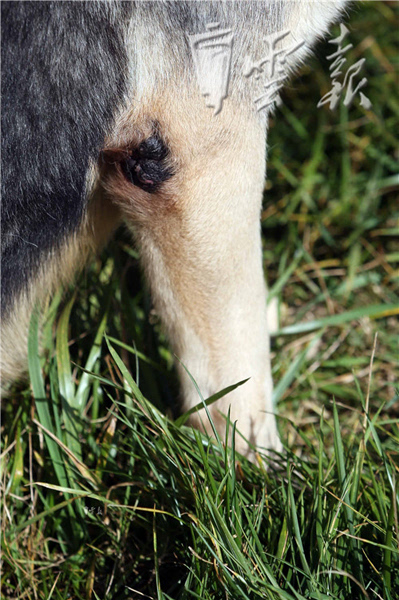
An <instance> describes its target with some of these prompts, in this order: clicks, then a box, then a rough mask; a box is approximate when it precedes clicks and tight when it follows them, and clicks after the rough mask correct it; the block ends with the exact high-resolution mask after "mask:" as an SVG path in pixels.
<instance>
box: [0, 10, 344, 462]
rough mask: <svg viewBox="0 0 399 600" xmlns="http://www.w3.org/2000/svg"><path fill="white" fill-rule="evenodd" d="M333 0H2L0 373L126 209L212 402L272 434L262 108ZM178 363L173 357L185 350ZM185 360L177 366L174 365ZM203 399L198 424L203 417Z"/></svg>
mask: <svg viewBox="0 0 399 600" xmlns="http://www.w3.org/2000/svg"><path fill="white" fill-rule="evenodd" d="M344 5H345V2H344V1H337V2H308V1H292V2H291V1H282V0H281V1H279V0H276V1H233V2H224V1H212V0H209V1H204V2H202V1H198V2H185V1H182V2H180V1H175V2H162V1H160V2H147V1H140V2H117V1H110V2H105V1H104V2H102V1H99V2H86V3H85V2H3V3H2V6H1V11H2V78H3V79H2V107H3V108H2V131H3V139H2V170H3V171H2V172H3V177H2V209H1V210H2V279H1V282H2V285H1V302H2V306H1V310H2V325H1V339H2V351H1V371H2V385H3V388H4V389H6V388H7V386H9V384H10V382H12V381H13V380H15V379H16V378H18V377H20V376H21V374H22V373H24V372H26V363H27V358H26V357H27V332H28V327H29V322H30V318H31V314H32V310H33V308H34V307H35V306H42V305H43V303H44V301H45V299H46V297H48V295H49V294H51V293H53V292H54V291H55V290H56V289H57V287H58V286H60V284H62V283H65V282H70V281H71V280H73V277H74V274H75V273H76V271H77V270H78V269H79V268H81V267H82V266H83V265H84V264H85V262H86V261H87V260H88V258H89V257H90V256H91V255H92V253H93V252H96V251H98V249H99V248H101V247H102V246H104V244H106V242H107V241H108V240H109V238H110V237H111V236H112V234H113V232H114V231H115V230H116V229H117V227H118V226H119V225H120V223H121V222H123V221H124V222H125V223H127V225H128V227H129V228H130V229H131V231H132V234H133V236H134V239H135V241H136V243H137V245H138V247H139V250H140V255H141V261H142V265H143V269H144V272H145V275H146V277H147V280H148V282H149V285H150V289H151V293H152V297H153V302H154V305H155V308H156V311H157V313H158V314H159V315H160V317H161V319H162V322H163V325H164V328H165V330H166V332H167V334H168V336H169V339H170V343H171V346H172V348H173V350H174V352H175V354H176V355H177V356H178V357H179V359H180V361H181V362H179V364H178V365H177V368H178V370H179V375H180V381H181V388H182V397H183V409H184V410H187V409H190V408H191V407H193V406H195V405H196V404H198V402H199V397H198V393H197V391H196V389H195V386H194V384H193V382H192V379H191V378H190V376H189V375H188V373H187V371H188V372H189V373H190V374H191V375H192V377H193V378H194V380H195V381H196V382H197V384H198V386H199V388H200V390H201V392H202V394H203V396H204V397H208V396H211V395H212V394H214V393H216V392H218V391H219V390H221V389H223V388H225V387H227V386H229V385H231V384H234V383H236V382H238V381H240V380H244V379H247V378H248V381H247V382H246V383H245V384H244V385H242V386H240V387H238V388H237V389H235V390H234V391H232V392H231V393H229V394H228V395H226V396H225V397H223V398H222V399H220V400H219V401H218V402H216V403H215V404H213V405H212V406H211V407H210V412H211V415H212V417H213V420H214V423H215V425H216V428H217V430H218V431H219V432H220V433H221V434H222V435H223V434H224V431H225V426H226V424H225V418H224V417H223V415H226V414H227V413H228V410H229V408H230V411H231V412H230V419H231V421H237V428H238V430H239V431H240V432H241V433H242V435H243V437H238V438H237V441H236V447H237V449H238V451H240V452H241V453H243V454H247V455H248V456H251V455H252V454H251V453H252V451H251V449H250V447H249V446H248V442H250V443H251V444H254V445H257V446H260V447H262V448H265V449H268V450H276V451H279V450H280V449H281V443H280V440H279V435H278V431H277V427H276V419H275V416H274V410H273V405H272V378H271V368H270V354H269V334H268V318H267V310H266V299H267V290H266V285H265V282H264V275H263V270H262V255H261V236H260V219H259V217H260V210H261V203H262V194H263V188H264V178H265V162H266V133H267V118H268V114H269V113H270V112H271V111H272V110H273V104H274V103H275V101H276V100H277V98H278V90H279V89H280V87H281V85H282V84H283V83H284V81H285V80H286V78H287V77H288V75H289V74H290V73H291V72H292V71H293V70H294V69H295V67H296V66H297V65H299V64H300V63H301V62H302V61H303V60H304V59H305V58H306V56H307V55H308V54H309V51H310V49H311V47H312V45H313V44H314V42H315V41H316V39H317V38H319V37H321V36H322V35H323V34H325V33H326V32H327V30H328V27H329V26H330V25H331V23H332V22H333V21H335V20H337V19H338V17H339V16H340V15H341V14H342V11H343V9H344ZM183 365H184V366H183ZM186 369H187V370H186ZM202 412H203V411H200V412H197V413H196V414H194V415H193V416H192V418H191V422H192V424H193V425H195V426H198V427H203V428H205V429H208V428H209V425H208V424H207V419H206V418H205V417H204V416H203V415H202Z"/></svg>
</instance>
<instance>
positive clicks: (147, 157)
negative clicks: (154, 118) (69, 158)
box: [102, 134, 173, 194]
mask: <svg viewBox="0 0 399 600" xmlns="http://www.w3.org/2000/svg"><path fill="white" fill-rule="evenodd" d="M102 156H103V159H104V160H105V162H107V163H108V164H118V163H119V164H120V166H121V169H122V173H123V174H124V176H125V177H126V179H128V180H129V181H130V182H131V183H132V184H133V185H135V186H137V187H139V188H141V189H142V190H144V191H146V192H149V193H150V194H152V193H154V192H157V191H158V189H159V187H160V185H161V184H162V183H163V182H164V181H167V180H168V179H170V177H172V175H173V171H172V169H171V167H170V165H169V164H168V160H167V159H168V156H169V149H168V147H167V146H166V144H165V143H164V141H163V140H162V139H161V138H160V137H159V136H158V135H156V134H154V135H152V136H151V137H149V138H147V139H145V140H143V141H142V142H141V144H140V145H139V146H138V147H137V148H132V149H129V150H118V149H112V148H109V149H106V150H103V152H102Z"/></svg>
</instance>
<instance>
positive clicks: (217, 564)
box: [0, 3, 399, 600]
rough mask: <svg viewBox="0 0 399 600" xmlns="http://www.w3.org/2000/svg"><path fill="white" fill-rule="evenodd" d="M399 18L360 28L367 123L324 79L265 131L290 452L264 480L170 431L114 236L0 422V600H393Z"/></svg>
mask: <svg viewBox="0 0 399 600" xmlns="http://www.w3.org/2000/svg"><path fill="white" fill-rule="evenodd" d="M395 10H397V7H395V5H394V3H370V4H369V5H366V6H364V7H362V8H361V9H359V10H358V11H357V12H355V14H354V16H353V19H352V32H351V42H352V43H353V44H354V46H355V48H357V47H358V46H359V45H360V49H359V50H356V52H360V53H361V55H362V56H364V57H365V58H366V65H367V78H368V87H367V95H368V96H369V97H370V99H371V101H372V102H373V107H372V110H371V111H363V109H361V108H359V107H358V105H357V104H356V103H355V104H354V105H353V106H352V107H350V108H349V109H348V110H347V109H344V108H341V109H340V110H339V111H338V112H336V113H331V112H330V111H329V110H328V109H327V108H323V109H318V110H316V105H317V102H318V100H319V99H320V97H321V95H322V94H324V93H325V92H326V91H327V90H328V86H329V84H330V81H329V75H328V65H327V66H326V65H325V64H324V63H323V64H322V66H320V64H319V63H318V61H317V59H314V61H313V63H312V65H311V66H309V67H307V68H305V69H304V70H303V74H302V76H301V78H300V79H299V80H296V81H295V83H292V84H291V86H290V87H289V89H288V90H287V91H286V92H285V93H284V95H283V106H282V107H281V108H280V109H278V111H277V112H276V113H275V116H274V117H273V121H272V125H271V129H270V132H269V144H270V148H269V159H268V180H267V183H266V193H265V204H264V212H263V217H262V228H263V234H264V241H263V248H264V262H265V267H266V269H267V271H268V278H269V283H270V290H271V295H272V296H273V295H274V296H275V297H276V298H277V299H278V303H279V313H280V329H279V331H278V332H277V334H276V335H275V336H274V337H273V345H272V351H273V376H274V381H275V392H274V395H275V400H276V402H277V407H278V410H279V414H280V416H279V428H280V432H281V435H282V439H283V442H284V445H285V450H284V454H283V455H282V456H281V457H272V459H273V460H270V459H268V458H267V457H263V461H262V460H259V462H258V464H252V463H249V462H248V461H246V460H245V459H243V458H242V457H240V456H239V455H237V454H236V453H235V449H234V446H233V447H232V448H229V447H227V446H226V445H225V444H224V440H223V439H222V440H219V441H215V440H212V439H210V438H208V437H207V436H204V435H202V434H199V433H198V432H196V431H193V430H192V429H191V428H189V427H186V425H185V424H184V419H181V418H180V419H178V418H177V417H178V413H177V411H176V409H175V398H176V397H177V395H178V384H177V380H176V375H175V373H174V370H173V356H172V355H171V352H170V350H169V349H168V346H167V342H166V340H165V338H164V336H163V334H162V332H161V330H160V326H159V324H158V322H157V317H156V315H155V314H154V312H153V310H152V306H151V300H150V298H149V295H148V293H147V292H146V291H145V288H143V287H142V286H140V285H138V282H139V280H140V274H139V269H138V266H137V265H138V261H137V258H138V257H137V253H136V251H135V250H134V249H132V248H131V245H130V241H129V240H128V238H127V236H126V234H124V233H123V232H121V233H120V235H119V236H118V237H117V239H116V240H115V241H114V242H113V243H112V244H111V246H110V248H109V249H108V250H107V252H106V253H104V254H103V256H102V257H100V258H98V259H97V260H95V261H93V263H92V264H91V265H90V267H89V268H88V269H87V271H86V272H85V274H84V275H83V276H82V277H81V278H80V281H79V286H77V287H76V289H75V291H74V294H72V293H68V292H66V293H65V294H64V295H63V296H61V295H60V296H58V297H57V298H55V299H54V301H53V305H52V306H50V307H49V310H48V311H47V315H48V316H47V320H46V322H45V327H44V333H43V339H42V344H43V346H44V349H45V354H44V356H43V357H42V358H39V353H38V345H39V342H38V322H37V320H36V319H35V318H34V319H33V320H32V323H31V331H30V339H29V363H30V364H29V369H30V387H27V386H21V385H20V386H18V387H16V388H15V389H14V390H13V393H12V395H11V397H10V399H9V400H7V402H4V403H3V407H2V410H3V424H2V454H1V463H0V466H1V492H2V504H1V511H2V512H1V517H2V562H3V566H2V579H1V589H2V595H3V597H7V598H18V599H22V598H27V599H31V598H32V599H35V600H36V599H39V600H42V599H43V600H44V599H46V600H47V599H50V598H52V599H63V600H66V599H67V598H72V599H95V598H98V599H100V600H105V599H107V600H111V599H120V598H121V599H122V598H129V599H130V598H133V599H135V598H146V597H147V598H148V597H150V598H156V599H168V598H169V599H170V598H172V599H173V600H175V599H186V598H187V599H189V598H201V599H204V600H214V599H216V600H217V599H219V598H220V599H222V598H223V599H225V598H232V599H234V600H236V599H237V600H240V599H249V600H253V599H257V598H265V599H268V598H270V599H295V600H302V599H305V598H306V599H320V600H327V598H328V599H336V600H346V599H357V598H359V599H360V598H362V599H364V598H365V599H370V600H373V599H380V598H383V599H384V600H396V599H397V597H398V590H399V545H398V540H399V523H398V507H399V490H398V475H399V474H398V464H399V460H398V458H399V456H398V455H399V415H398V400H399V391H398V351H399V347H398V340H399V325H398V314H399V297H398V277H399V270H398V263H399V242H398V231H399V230H398V216H399V208H398V201H397V196H398V189H399V181H398V175H397V164H398V158H399V156H398V149H397V144H396V142H395V138H394V132H396V131H398V130H399V104H398V100H397V91H395V77H396V78H397V76H398V56H399V55H398V52H397V46H395V43H396V42H395V35H394V34H395V31H396V30H395V28H394V11H395ZM365 32H366V33H365ZM326 54H327V52H326V46H325V45H324V46H320V47H319V48H318V51H317V55H318V56H319V57H320V58H321V59H322V58H323V57H324V56H326ZM357 56H358V55H357V54H356V53H355V55H354V57H353V58H354V60H357ZM231 383H232V384H234V383H238V382H231ZM198 401H199V402H200V397H199V399H198ZM232 427H233V424H231V423H229V422H227V423H226V436H225V439H227V437H228V431H229V429H231V428H232ZM259 458H261V456H259ZM266 465H268V467H269V468H268V470H266Z"/></svg>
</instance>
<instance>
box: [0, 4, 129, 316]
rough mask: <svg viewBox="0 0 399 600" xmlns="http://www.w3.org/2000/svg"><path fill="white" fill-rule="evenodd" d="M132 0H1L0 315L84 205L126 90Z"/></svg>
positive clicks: (73, 227) (76, 224) (69, 229)
mask: <svg viewBox="0 0 399 600" xmlns="http://www.w3.org/2000/svg"><path fill="white" fill-rule="evenodd" d="M128 5H129V3H124V4H118V5H113V6H109V5H108V3H102V2H98V3H97V2H87V3H82V2H2V5H1V17H2V31H1V33H2V46H1V52H2V56H1V59H2V206H1V224H2V274H1V296H2V314H3V316H4V314H5V313H6V312H7V311H8V310H9V309H10V307H11V305H12V300H13V298H14V297H15V296H16V295H17V294H18V292H19V291H20V290H21V289H22V288H23V287H24V286H26V285H27V283H28V282H29V280H30V278H33V277H34V276H35V274H36V273H37V271H38V268H39V266H40V264H41V262H42V261H43V260H45V257H46V256H47V255H48V253H49V252H50V251H51V250H52V249H54V248H56V247H57V246H58V245H59V244H60V243H61V242H62V240H63V239H65V238H66V237H67V236H68V235H69V234H71V233H72V232H73V231H75V230H76V229H77V228H78V227H79V224H80V222H81V220H82V216H83V214H84V211H85V208H86V206H85V204H86V197H85V178H86V172H87V166H88V162H89V159H90V158H94V159H96V158H97V156H98V152H99V150H100V148H101V147H102V144H103V141H104V135H105V132H106V130H107V127H108V126H109V124H110V122H111V120H112V116H113V114H114V111H115V108H116V107H117V106H118V104H120V102H121V100H122V98H123V93H124V91H125V73H126V68H124V67H125V66H126V60H127V59H126V56H125V51H124V46H123V39H122V34H123V30H122V28H123V24H124V21H125V17H126V11H127V10H128V11H129V10H131V9H130V8H129V6H128Z"/></svg>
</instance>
